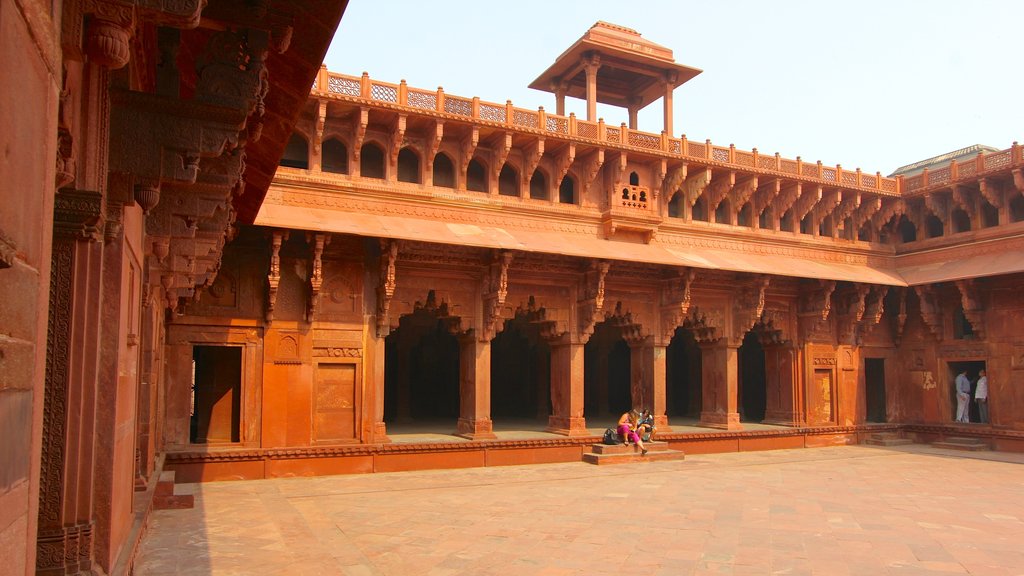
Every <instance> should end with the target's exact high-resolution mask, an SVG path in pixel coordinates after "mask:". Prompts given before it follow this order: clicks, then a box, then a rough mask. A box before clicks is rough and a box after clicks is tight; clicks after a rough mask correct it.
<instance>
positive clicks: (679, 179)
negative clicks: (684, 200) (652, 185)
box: [663, 162, 686, 202]
mask: <svg viewBox="0 0 1024 576" xmlns="http://www.w3.org/2000/svg"><path fill="white" fill-rule="evenodd" d="M685 181H686V162H683V163H682V164H680V165H679V166H677V167H676V168H675V169H673V170H672V171H671V172H669V174H668V177H667V178H665V183H664V184H663V188H664V190H665V200H666V201H669V202H671V201H672V197H673V196H675V195H676V192H678V191H679V189H680V188H682V186H683V182H685Z"/></svg>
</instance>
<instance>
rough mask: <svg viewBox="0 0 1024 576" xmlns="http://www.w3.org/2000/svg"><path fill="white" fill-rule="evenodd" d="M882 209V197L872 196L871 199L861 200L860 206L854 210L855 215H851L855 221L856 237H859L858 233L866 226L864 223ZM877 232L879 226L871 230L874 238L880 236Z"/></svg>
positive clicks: (854, 231) (854, 232) (854, 230)
mask: <svg viewBox="0 0 1024 576" xmlns="http://www.w3.org/2000/svg"><path fill="white" fill-rule="evenodd" d="M881 209H882V198H881V197H876V198H871V199H869V200H866V201H863V202H861V204H860V207H858V208H857V209H856V210H854V212H853V216H852V217H851V218H852V221H853V234H854V239H856V238H857V235H858V234H859V233H860V231H861V228H864V225H865V224H867V223H868V221H870V220H871V219H872V218H873V217H874V215H875V214H877V213H878V211H879V210H881ZM877 232H878V228H875V229H874V230H872V231H871V234H872V238H874V239H877V238H878V235H877Z"/></svg>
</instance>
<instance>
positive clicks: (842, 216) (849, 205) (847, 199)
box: [832, 192, 861, 237]
mask: <svg viewBox="0 0 1024 576" xmlns="http://www.w3.org/2000/svg"><path fill="white" fill-rule="evenodd" d="M840 197H841V198H842V200H841V201H840V202H839V205H838V206H836V209H835V211H833V212H832V224H833V225H832V231H833V235H834V234H835V231H836V230H838V229H839V225H840V224H842V223H843V222H845V221H846V219H847V218H849V217H850V216H851V215H853V213H854V212H856V211H857V209H858V208H860V203H861V195H860V192H853V193H852V194H851V193H845V194H844V193H843V192H840ZM854 234H856V230H855V231H854ZM855 237H856V236H855Z"/></svg>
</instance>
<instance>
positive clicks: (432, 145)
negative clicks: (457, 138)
mask: <svg viewBox="0 0 1024 576" xmlns="http://www.w3.org/2000/svg"><path fill="white" fill-rule="evenodd" d="M443 138H444V120H440V119H438V120H435V121H434V129H433V130H432V131H431V133H430V135H429V137H428V138H427V153H426V156H425V160H426V161H425V162H424V164H425V165H426V166H433V165H434V158H435V157H436V156H437V151H438V150H439V149H440V148H441V140H442V139H443Z"/></svg>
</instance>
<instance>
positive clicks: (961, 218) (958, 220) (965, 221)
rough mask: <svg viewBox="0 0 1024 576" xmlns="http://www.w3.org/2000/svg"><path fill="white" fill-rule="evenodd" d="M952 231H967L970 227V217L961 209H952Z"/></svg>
mask: <svg viewBox="0 0 1024 576" xmlns="http://www.w3.org/2000/svg"><path fill="white" fill-rule="evenodd" d="M952 217H953V233H954V234H956V233H957V232H968V231H969V230H970V229H971V217H970V216H968V215H967V212H964V211H963V210H962V209H960V208H957V209H956V210H953V214H952Z"/></svg>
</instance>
